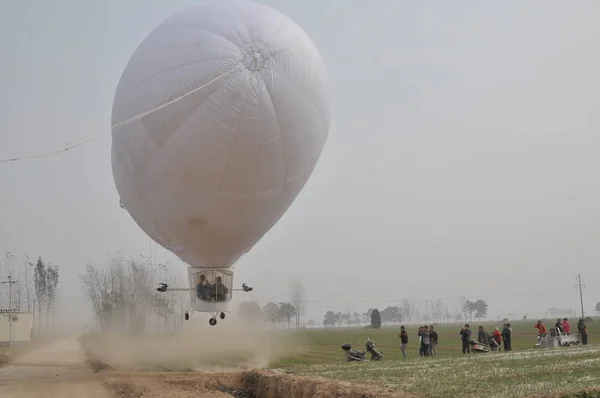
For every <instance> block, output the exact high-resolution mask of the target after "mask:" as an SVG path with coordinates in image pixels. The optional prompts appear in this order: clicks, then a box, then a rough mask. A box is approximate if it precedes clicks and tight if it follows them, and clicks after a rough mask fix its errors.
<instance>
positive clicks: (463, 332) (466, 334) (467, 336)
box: [460, 323, 471, 354]
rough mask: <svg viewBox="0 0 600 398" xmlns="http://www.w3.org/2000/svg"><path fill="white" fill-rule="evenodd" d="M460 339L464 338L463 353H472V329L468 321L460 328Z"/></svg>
mask: <svg viewBox="0 0 600 398" xmlns="http://www.w3.org/2000/svg"><path fill="white" fill-rule="evenodd" d="M460 339H461V340H462V353H463V354H470V353H471V330H470V329H469V324H468V323H467V324H466V325H465V326H463V327H462V328H460Z"/></svg>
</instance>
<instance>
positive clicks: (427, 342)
mask: <svg viewBox="0 0 600 398" xmlns="http://www.w3.org/2000/svg"><path fill="white" fill-rule="evenodd" d="M430 347H431V333H429V329H428V328H427V326H423V356H426V357H428V356H429V349H430Z"/></svg>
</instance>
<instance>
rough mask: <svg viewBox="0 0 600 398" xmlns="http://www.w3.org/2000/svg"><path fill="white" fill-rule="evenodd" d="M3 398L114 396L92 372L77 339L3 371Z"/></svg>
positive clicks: (21, 359) (0, 388) (38, 352)
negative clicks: (87, 365)
mask: <svg viewBox="0 0 600 398" xmlns="http://www.w3.org/2000/svg"><path fill="white" fill-rule="evenodd" d="M0 396H2V397H3V398H17V397H18V398H30V397H31V398H41V397H48V398H51V397H52V398H54V397H57V398H58V397H81V398H105V397H109V396H110V395H109V394H108V393H107V390H106V389H105V388H104V386H103V384H102V383H101V382H100V380H98V378H97V375H95V374H94V373H93V372H92V371H91V370H90V369H88V368H87V367H86V364H85V356H84V353H83V350H82V348H81V344H80V343H79V341H78V340H77V336H73V337H72V338H68V339H64V340H58V341H55V342H53V343H51V344H49V345H48V346H46V347H44V348H42V349H40V350H36V351H34V352H30V353H28V354H26V355H23V356H21V357H18V358H15V360H14V361H13V362H12V364H10V365H8V366H5V367H2V368H0Z"/></svg>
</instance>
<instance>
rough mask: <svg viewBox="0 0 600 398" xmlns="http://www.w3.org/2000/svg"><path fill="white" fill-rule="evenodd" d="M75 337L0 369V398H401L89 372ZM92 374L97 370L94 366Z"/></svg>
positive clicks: (280, 379) (316, 386)
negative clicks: (252, 397)
mask: <svg viewBox="0 0 600 398" xmlns="http://www.w3.org/2000/svg"><path fill="white" fill-rule="evenodd" d="M78 337H79V336H73V337H71V338H66V339H61V340H57V341H54V342H52V343H49V344H47V345H45V346H43V347H41V348H37V349H35V350H32V351H30V352H29V353H27V354H24V355H21V356H19V357H16V358H13V359H12V360H11V362H10V364H9V365H8V366H4V367H0V397H2V398H42V397H44V398H55V397H56V398H68V397H74V398H112V397H120V398H154V397H156V398H158V397H167V396H168V397H172V398H188V397H189V398H192V397H202V398H227V397H229V398H231V397H241V398H245V397H251V396H255V397H264V398H278V397H289V398H308V397H311V398H328V397H347V398H358V397H362V398H375V397H377V398H384V397H399V396H402V397H406V396H413V395H403V394H398V393H394V392H392V391H386V390H381V389H377V388H374V387H371V386H356V385H352V384H350V383H338V382H333V381H329V380H325V379H308V378H303V377H294V376H290V375H286V374H284V373H280V372H276V371H263V370H249V371H245V372H215V373H212V372H134V371H120V370H116V369H114V368H111V367H110V366H108V367H102V369H101V371H100V372H94V370H92V368H94V367H95V366H94V359H91V358H89V357H88V355H89V352H88V353H86V351H85V350H84V348H83V347H82V344H81V342H80V340H79V339H78ZM96 370H99V368H97V367H96Z"/></svg>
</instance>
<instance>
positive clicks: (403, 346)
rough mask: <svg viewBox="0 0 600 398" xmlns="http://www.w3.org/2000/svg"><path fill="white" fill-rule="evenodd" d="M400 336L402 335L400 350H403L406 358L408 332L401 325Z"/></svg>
mask: <svg viewBox="0 0 600 398" xmlns="http://www.w3.org/2000/svg"><path fill="white" fill-rule="evenodd" d="M398 337H400V343H401V344H400V351H401V352H402V357H403V358H406V345H407V344H408V332H407V331H406V328H405V327H404V326H400V333H398Z"/></svg>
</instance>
